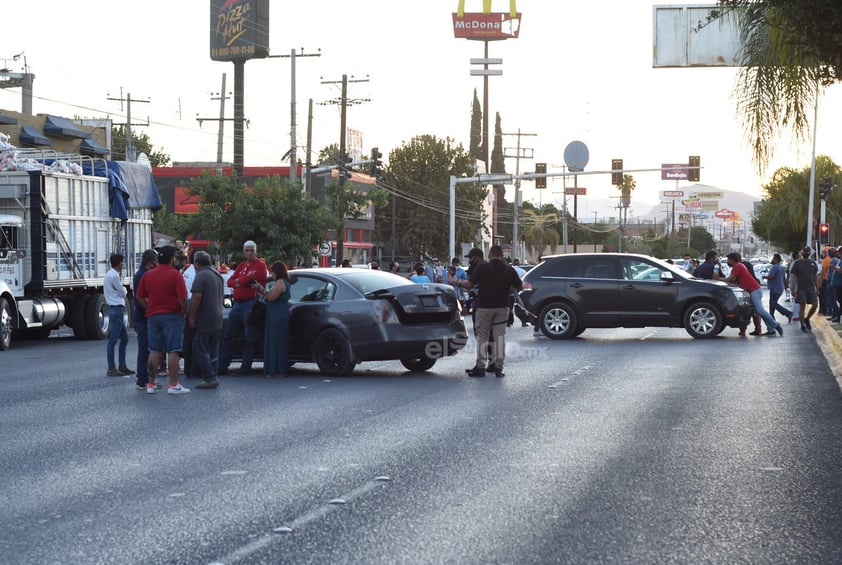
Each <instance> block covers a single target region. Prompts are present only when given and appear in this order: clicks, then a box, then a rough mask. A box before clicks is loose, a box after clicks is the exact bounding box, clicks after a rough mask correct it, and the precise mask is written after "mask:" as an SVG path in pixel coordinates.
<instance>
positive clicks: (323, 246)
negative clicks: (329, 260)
mask: <svg viewBox="0 0 842 565" xmlns="http://www.w3.org/2000/svg"><path fill="white" fill-rule="evenodd" d="M319 253H320V254H321V255H323V256H324V257H327V256H328V255H330V242H329V241H322V242H321V243H319Z"/></svg>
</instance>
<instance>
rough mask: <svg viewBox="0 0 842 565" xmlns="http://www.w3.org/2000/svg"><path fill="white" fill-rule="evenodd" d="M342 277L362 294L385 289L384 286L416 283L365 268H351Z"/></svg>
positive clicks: (391, 286)
mask: <svg viewBox="0 0 842 565" xmlns="http://www.w3.org/2000/svg"><path fill="white" fill-rule="evenodd" d="M341 277H342V280H343V281H345V282H347V283H348V284H349V285H351V286H352V287H354V288H356V289H357V290H358V291H360V292H361V293H362V294H368V293H369V292H374V291H377V290H383V289H384V288H394V287H396V286H406V285H414V284H415V283H414V282H412V281H411V280H409V279H405V278H404V277H401V276H398V275H393V274H392V273H386V272H384V271H373V270H363V269H354V270H353V271H350V270H349V271H348V272H347V273H342V275H341Z"/></svg>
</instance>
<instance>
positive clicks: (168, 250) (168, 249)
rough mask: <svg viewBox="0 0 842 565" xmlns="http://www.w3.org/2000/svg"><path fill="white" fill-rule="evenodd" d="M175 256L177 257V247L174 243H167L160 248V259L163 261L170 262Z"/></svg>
mask: <svg viewBox="0 0 842 565" xmlns="http://www.w3.org/2000/svg"><path fill="white" fill-rule="evenodd" d="M173 257H175V247H173V246H172V245H165V246H163V247H162V248H161V249H159V250H158V261H160V262H161V263H169V262H170V259H172V258H173Z"/></svg>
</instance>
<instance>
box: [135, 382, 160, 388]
mask: <svg viewBox="0 0 842 565" xmlns="http://www.w3.org/2000/svg"><path fill="white" fill-rule="evenodd" d="M134 386H135V388H137V390H146V387H147V386H149V384H148V383H147V384H142V385H140V384H136V385H134ZM153 386H154V387H155V390H161V385H159V384H157V383H155V384H154V385H153Z"/></svg>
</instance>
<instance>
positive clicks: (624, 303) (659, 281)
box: [520, 253, 752, 339]
mask: <svg viewBox="0 0 842 565" xmlns="http://www.w3.org/2000/svg"><path fill="white" fill-rule="evenodd" d="M520 297H521V299H522V300H523V303H524V305H525V306H526V307H527V309H528V310H529V311H530V312H532V313H534V314H535V315H536V316H537V324H538V327H539V328H540V329H541V331H542V332H543V334H544V335H545V336H547V337H549V338H553V339H569V338H572V337H575V336H577V335H579V334H581V333H582V332H583V331H585V330H586V329H587V328H619V327H625V328H639V327H646V326H661V327H683V328H684V329H686V330H687V333H689V334H690V335H691V336H693V337H694V338H710V337H714V336H716V335H718V334H719V333H720V332H722V330H723V329H725V328H726V327H740V326H743V325H746V324H748V322H749V321H750V319H751V314H752V304H751V299H750V297H749V295H748V293H747V292H746V291H744V290H743V289H741V288H739V287H737V286H735V285H728V284H726V283H724V282H721V281H713V280H702V279H696V278H693V276H692V275H690V274H689V273H686V272H684V271H683V270H681V269H680V268H678V267H676V266H674V265H670V264H668V263H666V262H664V261H660V260H658V259H655V258H652V257H647V256H644V255H635V254H625V253H587V254H584V253H583V254H568V255H555V256H551V257H546V258H545V259H544V261H543V262H542V263H541V264H540V265H538V266H537V267H535V268H534V269H532V270H530V271H529V272H528V273H527V274H526V275H525V276H524V278H523V290H521V292H520Z"/></svg>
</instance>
